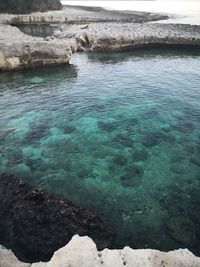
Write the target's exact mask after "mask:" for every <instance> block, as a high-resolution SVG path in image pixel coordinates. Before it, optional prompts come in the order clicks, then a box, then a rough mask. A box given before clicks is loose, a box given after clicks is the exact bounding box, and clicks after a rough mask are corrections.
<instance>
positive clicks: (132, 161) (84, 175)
mask: <svg viewBox="0 0 200 267" xmlns="http://www.w3.org/2000/svg"><path fill="white" fill-rule="evenodd" d="M0 155H1V158H0V170H1V172H11V173H14V174H16V175H18V176H19V177H22V178H23V179H26V180H27V181H29V182H31V183H32V184H34V185H35V186H38V187H41V188H43V189H45V190H48V191H53V192H55V193H58V194H62V195H64V196H66V197H68V198H69V199H71V200H72V201H75V202H76V203H80V204H83V205H86V206H88V207H89V208H90V209H91V210H93V211H94V212H95V213H96V214H97V215H99V216H101V218H102V219H103V220H104V221H105V222H106V223H107V224H108V225H109V226H110V227H112V228H113V231H114V232H115V233H117V237H116V240H115V244H114V246H115V247H120V246H123V245H125V244H126V245H130V246H132V247H137V248H141V247H142V248H144V247H151V248H159V249H163V250H169V249H174V248H179V247H187V248H189V249H191V250H192V251H193V252H194V253H196V254H199V255H200V253H199V249H200V197H199V196H200V156H199V155H200V53H199V52H197V51H196V52H195V51H193V52H192V51H180V50H177V51H175V50H173V51H168V50H157V51H149V52H148V51H140V50H138V51H136V52H131V53H128V52H124V53H107V54H106V53H104V54H103V53H99V54H78V55H75V56H74V58H73V60H72V61H71V64H70V65H69V66H65V67H54V68H47V69H44V68H43V69H38V70H29V71H24V72H10V73H0Z"/></svg>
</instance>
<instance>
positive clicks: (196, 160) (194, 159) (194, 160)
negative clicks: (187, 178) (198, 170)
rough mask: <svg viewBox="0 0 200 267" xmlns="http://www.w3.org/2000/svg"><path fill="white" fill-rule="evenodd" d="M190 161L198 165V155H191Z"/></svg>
mask: <svg viewBox="0 0 200 267" xmlns="http://www.w3.org/2000/svg"><path fill="white" fill-rule="evenodd" d="M190 162H192V163H193V164H195V165H197V166H199V167H200V157H199V155H193V156H192V157H191V158H190Z"/></svg>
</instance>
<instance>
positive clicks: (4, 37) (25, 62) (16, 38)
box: [0, 25, 76, 70]
mask: <svg viewBox="0 0 200 267" xmlns="http://www.w3.org/2000/svg"><path fill="white" fill-rule="evenodd" d="M0 32H1V35H0V70H17V69H24V68H34V67H41V66H47V65H58V64H59V65H60V64H66V63H68V61H69V59H70V58H71V56H72V53H73V51H75V50H76V43H75V40H73V39H70V40H64V41H63V40H62V41H61V40H56V39H54V40H52V39H49V40H48V41H46V40H44V39H43V38H38V37H32V36H28V35H25V34H24V33H22V32H21V31H20V30H19V29H18V28H16V27H12V26H10V25H0Z"/></svg>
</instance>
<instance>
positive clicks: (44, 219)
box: [0, 174, 113, 267]
mask: <svg viewBox="0 0 200 267" xmlns="http://www.w3.org/2000/svg"><path fill="white" fill-rule="evenodd" d="M0 203H1V209H0V243H1V245H3V246H6V247H7V248H11V249H12V251H13V252H14V253H15V255H16V256H17V257H18V258H19V259H20V260H22V261H25V262H35V261H41V260H42V261H47V260H49V259H50V258H51V256H52V255H53V253H54V251H56V250H57V249H59V248H61V247H62V246H64V245H65V244H66V243H67V242H69V241H70V240H71V238H72V237H73V235H75V234H79V235H88V236H90V237H92V238H93V240H94V241H95V243H96V244H97V247H98V248H99V249H103V248H106V247H107V246H109V245H110V244H111V241H112V238H113V235H112V234H111V232H110V231H108V229H107V228H106V226H105V225H104V223H103V222H102V221H101V219H100V218H99V217H97V216H95V215H94V214H93V213H92V212H91V211H90V210H88V209H87V208H85V207H81V206H77V205H75V204H73V203H72V202H70V201H69V200H67V199H66V198H62V197H58V196H55V195H53V194H48V193H46V192H45V191H43V190H39V189H36V188H34V187H32V186H31V185H29V184H27V183H24V182H23V181H22V180H20V179H18V178H16V177H14V176H13V175H8V174H1V175H0ZM0 258H1V257H0ZM0 266H1V267H2V265H1V263H0Z"/></svg>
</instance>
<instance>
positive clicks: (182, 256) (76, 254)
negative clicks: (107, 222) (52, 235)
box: [0, 235, 200, 267]
mask: <svg viewBox="0 0 200 267" xmlns="http://www.w3.org/2000/svg"><path fill="white" fill-rule="evenodd" d="M2 253H3V254H2ZM1 255H3V256H4V259H3V258H2V257H1ZM2 262H3V264H2ZM0 266H1V267H80V266H83V267H124V266H126V267H133V266H134V267H164V266H167V267H199V266H200V258H198V257H195V256H194V255H193V254H192V253H191V252H190V251H189V250H187V249H178V250H174V251H170V252H161V251H159V250H153V249H138V250H135V249H131V248H130V247H125V248H124V249H122V250H109V249H104V250H103V251H98V250H97V248H96V245H95V243H94V242H93V241H92V239H90V238H89V237H87V236H85V237H80V236H78V235H75V236H74V237H73V238H72V240H71V241H70V242H69V243H68V244H67V245H66V246H65V247H63V248H61V249H59V250H58V251H56V252H55V253H54V255H53V257H52V259H51V260H50V261H49V262H46V263H44V262H39V263H33V264H23V263H21V262H19V261H18V260H17V259H16V258H15V257H14V255H13V254H12V252H11V251H7V250H5V249H0Z"/></svg>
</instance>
